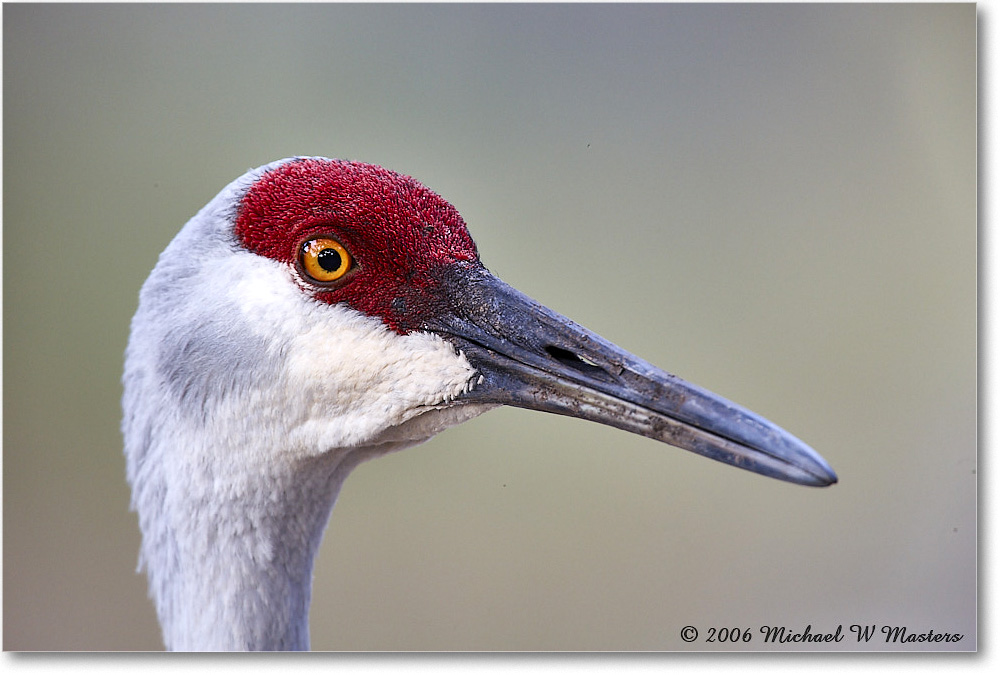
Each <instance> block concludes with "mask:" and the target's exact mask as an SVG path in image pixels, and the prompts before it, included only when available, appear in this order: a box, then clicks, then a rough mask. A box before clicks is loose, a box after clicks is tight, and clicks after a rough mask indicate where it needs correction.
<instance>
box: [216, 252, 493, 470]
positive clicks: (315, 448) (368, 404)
mask: <svg viewBox="0 0 1000 675" xmlns="http://www.w3.org/2000/svg"><path fill="white" fill-rule="evenodd" d="M250 257H251V258H252V259H254V261H253V262H252V263H250V265H248V267H249V268H252V270H251V269H248V268H247V267H244V268H243V269H244V271H246V272H248V274H246V275H242V276H243V278H242V280H241V281H240V282H238V283H236V284H233V285H232V286H231V287H230V288H231V289H232V292H233V293H234V294H237V295H239V296H240V297H239V301H238V302H237V304H238V306H240V307H241V309H242V313H243V315H244V318H245V319H246V321H247V324H248V325H249V326H252V330H253V331H254V332H255V333H258V334H260V335H261V337H263V338H265V340H266V341H267V342H268V343H269V344H273V345H277V349H279V350H280V354H279V357H280V359H281V361H282V364H283V367H282V369H281V370H282V374H281V376H280V380H281V381H280V382H277V383H274V385H275V386H274V387H273V390H274V392H275V394H276V396H278V397H280V399H281V400H280V401H278V400H276V401H274V404H275V405H280V407H281V409H282V410H283V414H282V418H283V424H284V425H288V426H287V428H286V429H285V431H286V432H287V433H288V434H289V437H288V440H289V441H291V446H292V447H293V448H297V449H300V450H304V451H306V452H309V453H315V452H325V451H326V450H329V449H331V448H338V447H352V446H358V445H364V444H366V443H368V442H371V441H372V440H373V439H376V438H377V437H378V436H379V435H380V434H382V433H383V432H385V431H386V430H387V429H389V428H391V427H395V426H398V425H400V424H402V423H404V422H406V421H407V420H409V419H412V418H414V417H416V416H417V415H420V414H421V413H424V412H427V411H428V410H432V409H434V408H436V407H440V406H442V405H447V404H448V403H450V402H451V401H452V400H453V399H454V398H455V397H456V396H458V395H459V394H461V393H463V392H464V391H467V390H468V389H469V387H470V386H472V382H474V381H475V379H476V378H477V373H476V371H475V369H474V368H473V367H472V365H471V364H470V363H469V362H468V360H467V359H466V358H465V356H464V355H463V354H460V353H458V352H457V351H456V349H455V347H454V346H453V345H452V344H451V343H449V342H447V341H446V340H444V339H443V338H441V337H439V336H437V335H434V334H431V333H411V334H409V335H399V334H397V333H395V332H393V331H391V330H389V329H388V328H387V327H386V326H385V325H384V324H383V323H382V321H381V320H380V319H377V318H374V317H370V316H366V315H364V314H361V313H360V312H358V311H356V310H354V309H351V308H350V307H346V306H344V305H327V304H325V303H321V302H317V301H315V300H313V299H311V298H309V297H307V296H305V295H304V293H303V290H302V289H301V288H300V287H299V286H298V284H297V283H296V281H295V279H294V273H293V272H291V270H289V269H288V268H287V267H286V266H284V265H281V264H276V263H274V262H273V261H269V260H264V259H261V258H259V257H257V256H250ZM459 421H460V420H459ZM456 423H458V422H456Z"/></svg>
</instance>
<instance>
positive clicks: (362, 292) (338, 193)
mask: <svg viewBox="0 0 1000 675" xmlns="http://www.w3.org/2000/svg"><path fill="white" fill-rule="evenodd" d="M317 235H329V236H332V237H333V238H335V239H336V240H337V241H339V242H340V243H341V244H342V245H343V246H344V247H345V248H346V249H347V250H348V252H349V253H350V254H351V255H352V256H353V257H354V260H355V263H356V265H357V269H356V270H355V272H354V273H352V274H351V275H350V277H349V279H347V280H346V281H345V282H344V283H343V284H342V285H339V286H338V287H337V288H334V289H325V288H320V287H314V286H311V285H309V284H306V287H307V288H309V289H312V290H311V292H312V293H313V295H314V296H315V297H316V298H317V299H319V300H321V301H323V302H327V303H331V304H333V303H346V304H348V305H349V306H351V307H353V308H354V309H356V310H358V311H360V312H363V313H365V314H368V315H369V316H376V317H380V318H381V319H382V320H383V321H384V322H385V324H386V325H387V326H389V327H390V328H391V329H392V330H394V331H396V332H398V333H406V332H409V331H410V330H414V329H416V328H418V327H419V326H420V324H421V322H422V321H424V320H426V319H427V318H430V317H431V316H433V315H435V314H436V313H439V312H441V311H446V306H445V302H444V298H443V297H442V295H443V292H444V290H445V289H442V288H440V285H439V284H440V282H439V281H438V279H439V278H440V275H439V274H437V272H439V271H440V270H441V268H442V267H446V266H448V265H453V264H456V263H461V262H473V263H476V264H478V262H479V254H478V253H477V252H476V245H475V243H474V242H473V241H472V237H471V236H469V232H468V230H467V229H466V227H465V222H464V221H463V220H462V217H461V216H460V215H459V213H458V211H457V210H456V209H455V207H453V206H452V205H451V204H449V203H448V202H446V201H445V200H444V199H442V198H441V197H439V196H438V195H437V194H435V193H434V192H431V191H430V190H428V189H427V188H426V187H424V186H423V185H421V184H420V183H418V182H417V181H416V180H414V179H413V178H410V177H409V176H403V175H400V174H398V173H395V172H392V171H389V170H387V169H383V168H382V167H380V166H375V165H372V164H361V163H357V162H346V161H341V160H324V159H298V160H293V161H291V162H288V163H286V164H283V165H281V166H279V167H278V168H276V169H274V170H272V171H269V172H268V173H266V174H265V175H264V176H262V177H261V178H260V179H259V180H258V181H257V182H256V183H254V184H253V185H252V186H251V187H250V189H249V190H248V191H247V193H246V195H245V196H244V197H243V200H242V201H241V203H240V206H239V209H238V211H237V217H236V236H237V237H238V238H239V239H240V241H241V242H242V244H243V246H245V247H246V248H247V249H249V250H251V251H253V252H254V253H257V254H259V255H263V256H267V257H269V258H273V259H274V260H277V261H279V262H283V263H286V264H289V265H295V262H296V258H297V256H298V252H299V249H300V247H301V245H302V243H303V242H304V241H306V240H308V239H310V238H312V237H314V236H317Z"/></svg>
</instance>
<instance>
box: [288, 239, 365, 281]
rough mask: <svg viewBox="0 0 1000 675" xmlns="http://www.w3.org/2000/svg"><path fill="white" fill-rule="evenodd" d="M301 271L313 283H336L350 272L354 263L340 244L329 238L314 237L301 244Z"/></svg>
mask: <svg viewBox="0 0 1000 675" xmlns="http://www.w3.org/2000/svg"><path fill="white" fill-rule="evenodd" d="M299 260H300V261H301V263H302V270H303V271H304V272H305V273H306V274H307V275H308V276H309V278H310V279H312V280H313V281H318V282H320V283H325V282H329V281H337V280H338V279H340V278H342V277H343V276H344V275H345V274H347V273H348V272H350V271H351V267H352V266H353V264H354V262H353V260H352V259H351V254H350V253H348V252H347V249H346V248H344V247H343V246H341V245H340V242H338V241H336V240H335V239H330V238H329V237H316V238H315V239H310V240H309V241H306V242H305V243H303V244H302V249H301V251H300V253H299Z"/></svg>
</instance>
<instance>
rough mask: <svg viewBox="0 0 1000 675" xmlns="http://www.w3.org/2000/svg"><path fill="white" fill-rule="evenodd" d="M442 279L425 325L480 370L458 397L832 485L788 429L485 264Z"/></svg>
mask: <svg viewBox="0 0 1000 675" xmlns="http://www.w3.org/2000/svg"><path fill="white" fill-rule="evenodd" d="M441 281H442V282H443V285H444V287H445V288H446V289H447V293H448V296H449V298H448V300H449V302H450V304H451V305H452V307H451V308H450V310H451V311H449V312H444V313H442V315H441V316H439V317H438V318H436V319H433V320H431V321H429V322H428V323H427V324H426V325H425V326H424V328H426V329H429V330H432V331H434V332H436V333H438V334H439V335H441V336H442V337H444V338H445V339H448V340H450V341H451V342H452V343H453V344H455V345H456V347H458V348H459V349H460V350H461V351H462V352H464V353H465V355H466V358H468V359H469V362H470V363H471V364H472V365H473V366H474V367H475V368H476V369H477V370H478V371H479V373H480V375H481V378H480V380H479V383H478V384H477V385H476V386H474V387H473V388H472V390H471V391H470V392H468V393H467V394H463V396H462V397H461V400H464V401H467V402H474V401H478V402H484V403H500V404H506V405H511V406H517V407H520V408H528V409H531V410H542V411H546V412H552V413H557V414H560V415H569V416H571V417H579V418H581V419H586V420H591V421H594V422H599V423H601V424H607V425H610V426H613V427H617V428H619V429H624V430H625V431H630V432H632V433H636V434H639V435H642V436H646V437H649V438H653V439H656V440H658V441H663V442H665V443H669V444H670V445H674V446H677V447H679V448H684V449H685V450H690V451H692V452H696V453H698V454H699V455H704V456H705V457H709V458H711V459H715V460H718V461H720V462H725V463H726V464H732V465H733V466H737V467H739V468H741V469H747V470H748V471H753V472H756V473H759V474H763V475H765V476H771V477H772V478H778V479H781V480H786V481H790V482H792V483H799V484H802V485H812V486H826V485H831V484H833V483H836V482H837V475H836V474H835V473H834V471H833V469H831V468H830V465H829V464H827V463H826V461H825V460H824V459H823V458H822V457H820V455H819V454H817V453H816V452H815V451H814V450H813V449H812V448H810V447H809V446H807V445H806V444H805V443H803V442H802V441H800V440H799V439H797V438H795V437H794V436H792V435H791V434H789V433H788V432H787V431H785V430H784V429H781V428H780V427H778V426H777V425H775V424H773V423H772V422H769V421H768V420H766V419H764V418H763V417H760V416H759V415H756V414H754V413H752V412H750V411H749V410H746V409H745V408H742V407H740V406H738V405H736V404H735V403H731V402H730V401H727V400H726V399H724V398H722V397H720V396H716V395H715V394H713V393H711V392H709V391H706V390H704V389H701V388H700V387H696V386H695V385H693V384H689V383H688V382H685V381H684V380H682V379H680V378H678V377H676V376H674V375H671V374H670V373H667V372H664V371H662V370H660V369H658V368H656V367H654V366H652V365H650V364H649V363H647V362H645V361H643V360H641V359H639V358H637V357H635V356H633V355H632V354H629V353H628V352H626V351H625V350H623V349H621V348H620V347H618V346H616V345H614V344H612V343H610V342H608V341H607V340H605V339H604V338H602V337H600V336H599V335H597V334H595V333H592V332H591V331H589V330H587V329H586V328H583V327H582V326H579V325H577V324H576V323H574V322H573V321H570V320H569V319H567V318H566V317H564V316H561V315H560V314H557V313H556V312H553V311H552V310H550V309H548V308H547V307H544V306H543V305H541V304H539V303H537V302H535V301H534V300H532V299H531V298H529V297H527V296H526V295H524V294H523V293H521V292H519V291H518V290H516V289H514V288H512V287H511V286H508V285H507V284H505V283H504V282H502V281H500V280H499V279H497V278H496V277H494V276H493V275H492V274H490V273H489V272H488V271H487V270H486V269H485V268H483V267H481V266H477V265H465V264H461V265H452V266H449V267H448V268H447V270H446V271H445V272H444V278H443V279H441Z"/></svg>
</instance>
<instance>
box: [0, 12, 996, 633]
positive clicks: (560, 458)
mask: <svg viewBox="0 0 1000 675" xmlns="http://www.w3.org/2000/svg"><path fill="white" fill-rule="evenodd" d="M3 19H4V33H3V59H4V72H3V75H4V109H3V113H4V114H3V132H4V136H3V141H4V146H3V150H4V152H3V188H4V190H3V196H4V200H3V252H4V254H3V264H4V273H3V282H4V283H3V291H4V296H3V299H4V315H3V319H4V322H3V328H4V333H3V337H4V343H3V344H4V363H3V366H4V370H3V372H4V380H3V384H4V407H3V422H4V424H3V442H4V444H3V507H4V508H3V532H4V537H3V544H4V546H3V564H4V579H3V628H4V629H3V637H4V642H3V646H4V649H7V650H35V649H87V650H118V649H128V650H136V649H139V650H144V649H160V648H161V647H162V643H161V642H160V637H159V629H158V627H157V624H156V619H155V614H154V611H153V608H152V605H151V603H150V602H149V600H148V599H147V597H146V591H145V579H144V577H142V576H139V575H137V574H136V573H135V567H136V556H137V551H138V546H139V532H138V529H137V524H136V519H135V516H134V515H133V514H132V513H131V512H130V511H129V510H128V501H129V493H128V487H127V485H126V483H125V479H124V460H123V458H122V453H121V439H120V435H119V431H118V423H119V414H120V413H119V396H120V394H121V389H120V383H119V377H120V372H121V363H122V351H123V349H124V347H125V343H126V339H127V335H128V325H129V318H130V316H131V314H132V312H133V311H134V310H135V307H136V301H137V293H138V290H139V287H140V285H141V284H142V281H143V280H144V278H145V276H146V274H147V273H148V271H149V270H150V269H151V268H152V266H153V264H154V263H155V261H156V257H157V254H158V253H159V251H160V250H162V249H163V247H164V246H165V245H166V244H167V242H168V241H169V240H170V239H171V237H172V236H173V235H174V234H175V233H176V232H177V231H178V230H179V228H180V227H181V226H182V225H183V223H184V222H185V221H186V220H187V219H188V218H189V217H190V216H191V215H193V214H194V213H195V212H196V211H197V210H198V209H199V208H200V207H201V206H202V205H203V204H204V203H205V202H207V201H208V200H209V199H210V198H211V197H212V196H214V195H215V193H216V192H218V191H219V190H220V189H221V188H222V187H223V186H225V185H226V184H227V183H228V182H229V181H230V180H232V179H233V178H235V177H236V176H238V175H240V174H242V173H243V172H244V171H245V170H246V169H248V168H250V167H253V166H257V165H260V164H263V163H265V162H268V161H270V160H273V159H277V158H280V157H286V156H289V155H295V154H319V155H327V156H333V157H343V158H348V159H356V160H363V161H368V162H374V163H380V164H384V165H385V166H387V167H390V168H392V169H394V170H397V171H400V172H403V173H408V174H411V175H413V176H415V177H417V178H418V179H419V180H421V181H423V182H424V183H425V184H427V185H428V186H429V187H431V188H432V189H434V190H435V191H437V192H439V193H440V194H442V195H443V196H444V197H445V198H447V199H449V200H450V201H451V202H452V203H454V204H455V205H456V206H457V207H458V208H459V210H460V211H461V212H462V213H463V214H464V216H465V218H466V220H467V221H468V223H469V226H470V229H471V231H472V233H473V235H474V237H475V238H476V240H477V242H478V244H479V247H480V251H481V253H482V256H483V260H484V262H485V263H486V264H487V266H489V267H490V268H491V269H492V270H493V271H494V272H496V273H497V274H498V275H499V276H500V277H501V278H503V279H505V280H506V281H508V282H509V283H511V284H513V285H514V286H516V287H518V288H519V289H521V290H522V291H524V292H526V293H527V294H529V295H531V296H533V297H535V298H536V299H538V300H539V301H541V302H543V303H545V304H547V305H549V306H550V307H552V308H554V309H556V310H557V311H560V312H562V313H564V314H566V315H568V316H570V317H572V318H574V319H575V320H577V321H578V322H580V323H582V324H583V325H585V326H587V327H589V328H591V329H594V330H596V331H597V332H599V333H601V334H603V335H604V336H606V337H607V338H609V339H611V340H613V341H614V342H617V343H618V344H620V345H621V346H623V347H625V348H626V349H629V350H630V351H633V352H635V353H637V354H639V355H641V356H642V357H644V358H645V359H647V360H649V361H652V362H653V363H656V364H658V365H660V366H662V367H664V368H666V369H667V370H670V371H672V372H675V373H677V374H678V375H681V376H682V377H685V378H686V379H689V380H691V381H694V382H696V383H698V384H700V385H702V386H704V387H707V388H709V389H712V390H713V391H716V392H718V393H720V394H722V395H724V396H727V397H729V398H731V399H734V400H736V401H738V402H740V403H742V404H744V405H746V406H748V407H750V408H751V409H753V410H755V411H757V412H759V413H761V414H763V415H765V416H767V417H769V418H771V419H772V420H774V421H775V422H777V423H779V424H781V425H782V426H785V427H786V428H788V429H789V430H790V431H792V432H793V433H795V434H796V435H798V436H800V437H801V438H803V439H805V440H806V441H807V442H809V443H810V444H811V445H813V447H815V448H816V449H817V450H818V451H819V452H821V453H822V454H823V455H824V456H825V457H826V458H827V459H828V460H829V461H830V463H831V464H832V465H833V466H834V468H835V469H836V470H837V471H838V473H839V475H840V479H841V482H840V484H839V485H837V486H835V487H832V488H829V489H824V490H817V489H807V488H802V487H798V486H794V485H788V484H784V483H780V482H777V481H772V480H768V479H764V478H761V477H759V476H756V475H752V474H749V473H746V472H741V471H737V470H734V469H732V468H729V467H726V466H723V465H721V464H717V463H714V462H710V461H707V460H705V459H702V458H699V457H696V456H694V455H692V454H689V453H685V452H683V451H680V450H676V449H673V448H670V447H668V446H665V445H660V444H657V443H655V442H652V441H649V440H646V439H643V438H639V437H634V436H630V435H627V434H624V433H621V432H618V431H616V430H613V429H610V428H604V427H600V426H597V425H593V424H588V423H585V422H581V421H577V420H571V419H564V418H559V417H555V416H551V415H543V414H541V413H531V412H525V411H520V410H512V409H504V410H498V411H495V412H492V413H490V414H488V415H485V416H483V417H481V418H479V419H476V420H474V421H472V422H470V423H468V424H466V425H464V426H462V427H458V428H455V429H452V430H449V431H447V432H445V433H444V434H442V435H441V436H439V437H438V438H436V439H434V440H432V441H431V442H430V443H428V444H426V445H424V446H422V447H420V448H416V449H413V450H409V451H406V452H403V453H399V454H396V455H391V456H388V457H385V458H382V459H379V460H377V461H375V462H372V463H369V464H366V465H363V466H362V467H361V468H359V469H358V470H357V471H356V472H355V474H354V475H353V476H352V477H351V478H350V479H349V480H348V481H347V483H346V485H345V487H344V490H343V492H342V494H341V497H340V501H339V503H338V506H337V508H336V509H335V510H334V515H333V518H332V520H331V524H330V528H329V530H328V533H327V537H326V540H325V542H324V546H323V549H322V551H321V554H320V556H319V559H318V561H317V565H316V585H315V590H314V597H313V607H312V613H311V626H312V638H313V647H314V648H315V649H337V650H342V649H351V650H370V649H375V650H378V649H389V650H425V649H427V650H455V649H475V650H508V649H516V650H546V649H559V650H588V649H599V650H619V649H621V650H632V649H641V650H649V649H654V650H655V649H688V648H697V649H712V648H725V646H722V647H720V646H713V645H708V644H705V643H704V642H702V641H700V640H699V641H698V642H696V643H694V644H693V645H687V644H685V643H684V642H682V641H681V640H680V637H679V632H680V629H681V627H683V626H685V625H689V624H690V625H693V626H696V627H698V628H699V629H700V630H701V631H702V634H703V636H704V634H705V632H706V631H707V629H708V628H709V627H712V626H717V627H752V628H754V629H756V627H758V626H760V625H786V626H789V627H792V628H795V629H797V630H801V629H803V628H804V627H805V626H806V625H807V624H811V625H812V627H813V630H814V631H828V630H834V629H835V628H836V626H837V625H839V624H843V626H844V630H845V631H847V630H848V626H849V625H850V624H854V623H859V624H878V625H880V626H881V625H884V624H890V625H904V626H907V627H909V628H910V629H911V630H914V631H918V632H923V631H926V630H928V629H933V630H935V631H938V632H959V633H964V634H966V638H965V639H964V640H963V641H962V642H960V643H958V644H956V645H950V646H949V645H943V644H940V643H938V644H934V645H921V646H917V647H915V648H935V649H941V648H949V647H955V648H959V649H973V648H975V647H976V597H977V596H976V591H977V587H976V484H977V476H976V468H977V465H976V439H977V436H976V434H977V426H976V425H977V421H976V420H977V418H976V378H977V373H976V367H977V364H976V345H977V343H976V340H977V333H976V331H977V319H976V291H977V285H976V284H977V269H976V264H977V257H976V256H977V252H976V244H977V240H976V237H977V230H976V161H977V160H976V151H977V148H976V10H975V6H974V5H971V4H965V5H891V6H864V5H861V6H858V5H806V6H788V5H781V6H746V5H740V6H730V5H708V6H683V5H681V6H658V5H653V6H650V5H642V6H600V5H599V6H573V5H569V6H567V5H557V6H506V5H501V6H497V5H488V6H452V5H445V6H420V5H407V6H395V5H375V6H340V5H333V6H312V5H310V6H294V5H290V6H189V5H180V6H176V5H171V6H144V5H138V6H129V5H120V6H100V5H96V6H95V5H87V6H63V5H9V4H8V5H4V7H3ZM744 646H745V645H733V646H731V647H730V648H733V649H739V648H743V647H744ZM750 646H752V647H756V648H764V645H762V643H761V641H760V639H759V637H755V639H754V642H753V643H752V644H751V645H750ZM800 648H801V647H800ZM807 648H808V646H807ZM817 648H829V645H820V646H819V647H817ZM839 648H862V649H883V648H885V645H884V644H883V643H882V642H881V640H880V638H878V637H877V638H876V639H875V640H873V641H872V643H870V644H867V645H861V646H858V645H854V644H852V643H850V642H849V641H845V642H844V643H841V644H840V645H839ZM782 649H784V648H782Z"/></svg>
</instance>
